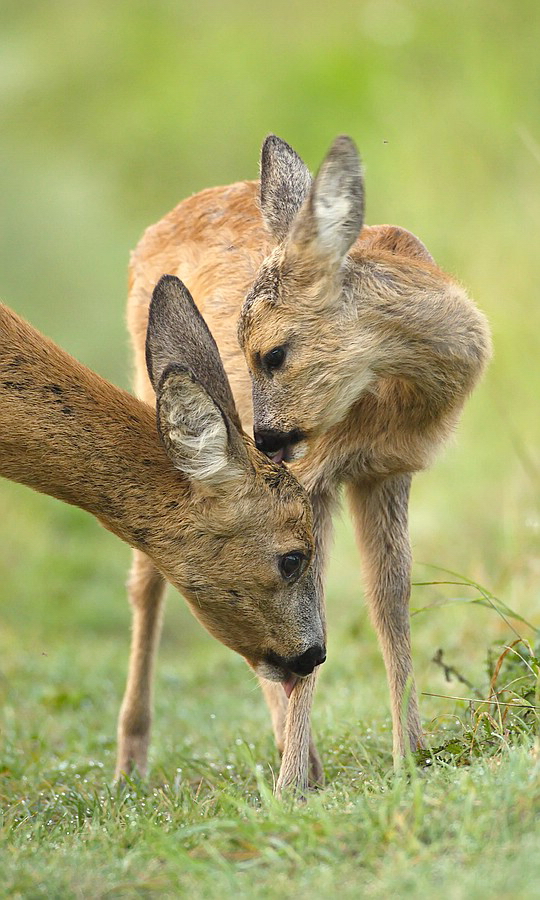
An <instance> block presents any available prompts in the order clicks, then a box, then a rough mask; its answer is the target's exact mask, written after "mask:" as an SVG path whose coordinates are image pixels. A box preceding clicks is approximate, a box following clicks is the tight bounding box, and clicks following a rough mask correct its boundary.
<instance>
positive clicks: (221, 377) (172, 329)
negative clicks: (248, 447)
mask: <svg viewBox="0 0 540 900" xmlns="http://www.w3.org/2000/svg"><path fill="white" fill-rule="evenodd" d="M170 365H179V366H181V367H182V368H185V369H189V371H190V372H192V373H193V375H194V376H195V378H196V380H197V381H198V382H199V383H200V384H201V385H202V386H203V387H204V388H205V390H206V392H207V393H208V394H209V395H210V397H212V398H213V399H214V400H215V401H216V402H217V404H218V405H219V406H220V407H221V409H222V410H223V412H224V413H225V414H226V415H227V416H228V417H229V418H230V419H231V421H232V422H233V423H234V424H235V425H236V427H237V428H238V429H241V425H240V420H239V418H238V413H237V411H236V406H235V403H234V399H233V395H232V391H231V386H230V384H229V379H228V378H227V375H226V373H225V369H224V368H223V363H222V361H221V356H220V355H219V350H218V348H217V344H216V342H215V340H214V338H213V337H212V335H211V333H210V329H209V328H208V325H207V324H206V322H205V321H204V319H203V317H202V316H201V314H200V312H199V310H198V309H197V307H196V306H195V303H194V301H193V297H192V296H191V294H190V292H189V291H188V289H187V287H186V286H185V284H184V283H183V282H182V281H180V279H179V278H176V277H175V276H174V275H163V276H162V278H160V280H159V281H158V283H157V284H156V286H155V288H154V292H153V294H152V300H151V303H150V311H149V315H148V329H147V332H146V366H147V369H148V374H149V376H150V381H151V382H152V384H153V385H154V390H155V391H156V392H157V387H158V385H159V383H160V381H161V377H162V375H163V372H164V371H165V369H167V368H168V367H169V366H170Z"/></svg>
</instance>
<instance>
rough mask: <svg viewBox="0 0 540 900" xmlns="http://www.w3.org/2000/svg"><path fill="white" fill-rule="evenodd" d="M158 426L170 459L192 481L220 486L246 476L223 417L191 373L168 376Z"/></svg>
mask: <svg viewBox="0 0 540 900" xmlns="http://www.w3.org/2000/svg"><path fill="white" fill-rule="evenodd" d="M158 423H159V430H160V433H161V437H162V440H163V443H164V445H165V449H166V451H167V454H168V456H169V457H170V459H171V460H172V462H173V463H174V465H175V467H176V468H177V469H179V470H180V471H181V472H183V473H184V474H185V475H187V476H188V478H190V479H191V480H193V481H198V482H202V483H204V484H207V485H219V484H224V483H225V482H227V481H231V480H232V479H235V478H238V477H240V476H241V475H242V474H243V469H242V467H241V465H240V464H239V461H238V460H237V459H235V458H234V455H233V454H232V453H231V448H230V439H229V432H228V430H227V425H226V422H225V418H224V414H223V413H222V411H221V410H220V408H219V407H218V406H217V405H216V404H215V403H214V401H213V400H212V398H211V397H210V396H209V394H208V393H207V392H206V391H205V389H204V388H203V387H202V385H201V384H200V383H199V382H198V381H196V380H195V378H194V377H193V376H192V375H191V373H190V372H187V371H182V370H179V369H175V370H173V371H169V372H166V373H165V376H164V378H163V380H162V382H161V384H160V386H159V390H158Z"/></svg>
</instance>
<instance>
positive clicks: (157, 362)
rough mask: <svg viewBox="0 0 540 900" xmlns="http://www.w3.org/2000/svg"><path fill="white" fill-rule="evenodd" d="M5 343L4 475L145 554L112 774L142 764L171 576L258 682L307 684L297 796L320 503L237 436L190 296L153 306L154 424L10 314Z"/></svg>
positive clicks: (297, 732)
mask: <svg viewBox="0 0 540 900" xmlns="http://www.w3.org/2000/svg"><path fill="white" fill-rule="evenodd" d="M0 345H1V347H2V353H1V355H0V475H2V476H4V477H5V478H9V479H11V480H13V481H18V482H21V483H23V484H26V485H28V486H29V487H32V488H34V489H35V490H38V491H42V492H44V493H46V494H50V495H52V496H54V497H57V498H58V499H60V500H64V501H65V502H67V503H72V504H74V505H76V506H79V507H81V508H82V509H85V510H87V511H88V512H90V513H92V515H94V516H96V517H97V518H98V519H99V521H100V522H101V523H102V524H103V525H104V526H105V527H106V528H108V529H109V530H110V531H112V532H114V533H115V534H116V535H118V536H119V537H120V538H122V540H124V541H127V543H129V544H130V545H131V546H132V547H135V548H137V551H138V552H140V553H144V554H145V558H147V559H150V560H152V566H153V572H152V575H151V576H150V577H149V578H147V579H146V580H145V581H144V582H141V581H137V582H136V587H137V588H138V589H139V590H141V589H144V591H145V596H146V599H147V603H146V604H145V606H144V608H141V607H135V609H134V628H133V648H134V649H133V653H132V655H131V659H130V669H129V679H128V686H127V691H126V695H125V698H124V704H123V708H122V713H121V717H120V728H119V736H120V744H119V754H118V765H117V775H118V776H121V775H122V774H123V773H127V772H130V771H131V770H132V769H133V768H134V767H136V768H137V769H138V770H139V772H141V773H143V772H144V770H145V767H146V759H147V748H148V741H149V734H150V715H149V710H150V705H151V695H152V674H153V658H154V655H155V649H156V634H157V632H158V630H159V620H160V611H161V608H160V603H159V602H153V598H154V597H155V595H156V594H158V593H159V586H160V585H161V582H162V579H163V578H167V579H168V580H169V581H170V582H171V583H172V584H173V585H174V586H175V587H176V588H178V590H179V591H181V593H182V594H183V595H184V597H185V598H186V600H187V601H188V603H189V606H190V608H191V610H192V611H193V613H194V614H195V616H196V617H197V618H198V619H199V620H200V621H201V622H202V624H203V625H204V626H205V627H206V629H207V630H208V631H209V632H210V633H211V634H213V635H214V636H215V637H217V638H218V639H219V640H220V641H222V642H223V643H224V644H226V645H227V646H228V647H230V648H232V649H233V650H236V651H237V652H238V653H240V654H241V655H242V656H243V657H244V658H245V659H246V660H247V662H248V663H249V664H250V665H251V666H252V667H253V669H254V670H255V672H257V673H258V674H259V675H260V676H263V677H264V678H265V679H271V680H272V679H273V680H274V681H275V682H280V683H282V684H280V689H281V690H282V692H283V687H284V688H285V691H286V692H287V694H289V695H290V694H291V692H292V691H293V688H295V685H296V682H297V681H299V682H300V683H299V684H298V685H297V686H296V689H295V690H294V692H293V699H292V700H291V707H292V706H294V707H295V708H294V712H292V711H291V714H290V716H289V721H288V729H289V737H288V738H287V740H286V742H285V746H284V755H283V761H282V769H281V777H280V779H279V782H278V788H279V789H281V788H283V787H285V786H287V785H293V786H297V787H300V788H302V787H303V786H304V782H305V773H306V772H307V765H308V751H309V708H310V704H311V695H312V691H313V680H314V676H313V675H312V676H311V678H305V676H308V675H310V673H312V672H313V670H314V669H315V667H316V666H317V665H319V663H321V662H323V661H324V656H325V650H324V641H325V626H324V620H323V615H322V608H321V603H320V598H319V596H318V593H317V588H316V583H315V580H314V576H313V565H312V561H311V560H312V556H313V535H312V514H311V508H310V504H309V501H308V498H307V494H306V492H305V490H304V489H303V488H302V487H301V486H300V485H299V483H298V482H297V481H296V479H295V478H294V477H293V476H292V475H291V474H290V473H289V472H288V471H287V470H286V469H285V468H284V467H282V466H278V465H276V464H275V463H273V462H271V461H270V460H268V459H267V457H266V456H264V455H263V454H262V453H260V452H259V451H258V450H257V449H256V448H255V446H254V444H253V441H252V439H251V438H248V437H247V436H246V435H245V434H244V433H243V432H242V430H241V426H240V422H239V419H238V414H237V412H236V409H235V405H234V400H233V397H232V394H231V390H230V387H229V384H228V381H227V377H226V375H225V372H224V370H223V366H222V363H221V360H220V357H219V352H218V350H217V347H216V345H215V343H214V341H213V339H212V337H211V335H210V332H209V331H208V329H207V327H206V325H205V323H204V320H203V319H202V317H201V315H200V313H199V312H198V311H197V308H196V306H195V305H194V303H193V300H192V299H191V296H190V295H189V293H188V291H187V290H186V288H185V287H184V286H183V285H182V283H181V282H180V281H178V279H176V278H170V277H164V278H162V279H161V281H160V282H159V284H158V285H157V287H156V289H155V291H154V295H153V300H152V304H151V308H150V320H149V326H148V336H147V340H146V356H147V360H148V371H149V373H150V378H151V379H152V384H153V386H154V389H155V392H156V397H157V417H156V411H155V410H154V408H153V407H150V406H148V405H147V404H145V403H142V402H141V401H140V400H137V399H135V398H134V397H131V396H130V395H129V394H127V393H125V392H124V391H121V390H120V389H118V388H116V387H113V386H112V385H111V384H109V383H108V382H106V381H104V380H103V379H102V378H100V377H99V376H98V375H96V374H94V373H93V372H91V371H90V370H89V369H87V368H86V367H84V366H82V365H80V364H79V363H78V362H77V361H76V360H74V359H73V358H72V357H70V356H69V355H68V354H67V353H65V352H64V351H63V350H61V349H60V348H59V347H57V346H56V345H55V344H53V343H52V342H51V341H49V340H48V339H46V338H44V337H43V336H42V335H40V334H39V333H38V332H37V331H35V330H34V329H33V328H32V327H31V326H30V325H28V324H27V323H25V322H24V321H23V320H22V319H20V318H19V317H18V316H17V315H16V314H15V313H13V312H12V311H11V310H9V309H8V308H7V307H5V306H3V305H0ZM158 572H159V575H158ZM302 676H304V678H302ZM282 685H283V687H282ZM284 696H285V693H284Z"/></svg>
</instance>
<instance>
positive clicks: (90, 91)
mask: <svg viewBox="0 0 540 900" xmlns="http://www.w3.org/2000/svg"><path fill="white" fill-rule="evenodd" d="M539 38H540V11H539V9H538V5H537V4H536V3H534V2H532V0H524V2H523V3H521V4H520V5H519V7H516V6H512V5H510V4H502V3H500V2H493V0H491V2H488V0H477V2H476V3H474V4H471V3H469V2H467V0H455V2H454V3H452V4H441V3H438V2H433V0H379V2H375V0H367V2H352V0H336V2H335V3H334V4H332V7H331V9H330V7H328V8H323V7H321V8H314V7H313V5H312V4H307V3H306V2H304V0H289V2H288V3H285V2H284V0H276V2H275V3H274V4H273V5H272V8H271V9H268V8H267V7H266V6H263V4H260V3H258V2H257V0H255V2H252V3H249V4H248V3H247V0H237V2H235V3H234V4H231V5H230V6H229V7H227V6H226V5H222V4H218V3H215V2H212V0H208V2H207V3H200V4H197V5H195V4H188V3H185V2H180V3H172V2H169V0H157V2H150V0H136V2H130V3H128V2H124V0H121V2H118V3H115V4H107V3H105V2H104V0H86V2H85V3H80V4H70V3H67V2H66V0H50V2H48V3H47V4H43V3H40V2H37V0H29V2H26V3H24V4H20V3H15V2H13V0H7V2H4V3H3V4H2V24H1V27H0V125H1V134H2V138H1V141H0V206H1V214H0V298H1V299H2V301H3V302H5V303H7V304H8V305H10V306H12V307H13V308H14V309H16V310H17V311H18V312H19V313H20V314H22V315H23V316H25V317H26V318H28V319H29V320H30V321H31V322H32V323H33V324H34V325H36V326H37V327H38V328H40V329H41V330H42V331H43V332H44V333H46V334H47V335H49V336H50V337H52V338H54V339H55V340H56V341H57V342H58V343H60V344H61V345H62V346H64V347H65V348H66V349H68V350H69V351H70V352H71V353H72V354H73V355H75V356H76V357H78V358H79V359H81V360H82V361H83V362H85V363H87V364H88V365H90V366H92V367H93V368H94V369H95V370H96V371H98V372H99V373H100V374H102V375H104V376H105V377H107V378H109V379H111V380H112V381H114V382H115V383H117V384H120V385H121V386H123V387H128V386H129V384H130V377H131V367H130V359H129V347H128V342H127V337H126V331H125V327H124V305H125V295H126V271H127V262H128V257H129V251H130V249H131V248H132V247H134V246H135V244H136V242H137V240H138V238H139V236H140V235H141V233H142V231H143V230H144V228H145V227H146V226H147V225H149V224H150V223H151V222H154V221H156V220H157V219H158V218H159V217H160V216H161V215H163V214H164V213H165V212H166V211H168V210H169V209H170V208H171V207H172V206H173V205H174V204H176V203H177V202H178V201H179V200H180V199H181V198H182V197H184V196H187V195H189V194H190V193H193V192H195V191H197V190H200V189H202V188H204V187H207V186H210V185H214V184H220V183H222V184H224V183H228V182H232V181H235V180H238V179H242V178H251V177H256V175H257V157H258V152H259V148H260V144H261V142H262V140H263V138H264V137H265V135H266V134H267V133H269V132H275V133H277V134H278V135H280V136H282V137H283V138H285V139H286V140H287V141H289V142H290V143H291V144H292V145H293V146H294V147H295V148H296V149H297V150H298V152H299V153H300V154H301V155H302V156H303V158H304V159H305V160H306V162H307V163H308V164H309V165H310V166H311V167H312V168H316V167H317V165H318V163H319V162H320V160H321V159H322V156H323V155H324V153H325V151H326V149H327V147H328V146H329V144H330V143H331V141H332V139H333V138H334V136H335V135H337V134H339V133H347V134H350V135H352V136H353V137H354V138H355V140H356V141H357V143H358V146H359V148H360V150H361V153H362V156H363V159H364V162H365V166H366V183H367V191H368V194H367V221H368V222H370V223H377V222H394V223H399V224H400V225H402V226H404V227H406V228H409V229H410V230H412V231H413V232H415V233H416V234H418V235H419V236H420V237H421V239H422V240H423V241H424V242H425V243H426V245H427V246H428V248H429V249H430V251H431V252H432V254H433V255H434V257H435V259H436V260H437V261H438V262H439V264H440V265H441V266H442V267H443V268H445V269H447V270H449V271H451V272H452V273H454V274H455V275H456V276H457V277H458V278H459V279H460V280H461V281H462V282H463V283H464V284H465V285H466V286H467V287H468V288H469V290H470V292H471V295H472V296H473V297H474V298H475V299H476V301H477V303H478V304H479V306H480V307H481V308H482V309H483V310H484V311H485V312H486V314H487V315H488V317H489V320H490V322H491V325H492V329H493V337H494V346H495V355H494V360H493V362H492V364H491V367H490V369H489V372H488V373H487V375H486V377H485V379H484V381H483V383H482V385H481V386H480V387H479V389H478V390H477V392H476V393H475V395H474V396H473V397H472V398H471V401H470V402H469V404H468V406H467V409H466V412H465V414H464V417H463V420H462V422H461V424H460V427H459V429H458V431H457V433H456V436H455V440H454V441H453V442H452V443H451V445H450V446H449V447H448V448H447V449H446V451H445V453H444V454H443V455H442V456H441V458H440V459H439V460H438V461H437V462H436V464H435V465H434V467H433V468H432V469H431V470H430V471H429V472H426V473H422V474H420V475H418V476H417V477H416V478H415V482H414V487H413V497H412V504H411V533H412V540H413V552H414V558H415V567H414V586H413V593H412V600H411V611H412V628H413V651H414V658H415V667H416V674H417V682H418V688H419V692H420V694H421V697H420V702H421V710H422V716H423V721H424V725H425V731H426V734H427V737H428V741H429V744H430V746H431V748H432V753H430V754H428V755H427V757H425V758H422V759H412V758H411V759H409V760H407V762H406V765H405V768H404V771H403V773H402V774H401V775H400V776H396V775H394V773H393V771H392V767H391V730H390V713H389V709H388V694H387V688H386V682H385V674H384V667H383V664H382V661H381V658H380V654H379V651H378V648H377V646H376V640H375V636H374V633H373V630H372V628H371V625H370V622H369V617H368V614H367V611H366V608H365V605H364V603H363V599H362V586H361V576H360V560H359V557H358V553H357V551H356V548H355V544H354V539H353V536H352V530H351V527H350V523H349V519H348V514H347V510H346V508H345V507H344V509H343V512H342V515H341V517H340V518H339V520H338V521H337V522H336V540H335V545H334V550H333V556H332V564H331V567H330V573H329V578H328V589H327V600H328V621H329V642H328V661H327V662H326V663H325V665H324V667H323V670H322V671H321V677H320V679H319V688H318V692H317V698H316V706H315V712H314V729H315V732H316V735H317V740H318V744H319V748H320V750H321V754H322V756H323V759H324V763H325V773H326V780H327V787H326V788H325V790H324V791H320V792H317V793H316V794H312V795H310V796H309V797H308V799H307V801H306V802H305V803H298V802H295V801H294V800H292V799H290V798H289V799H286V800H285V801H284V802H282V803H280V802H278V801H276V800H275V799H274V798H273V797H272V784H273V778H274V776H275V774H276V772H277V768H278V765H279V760H278V757H277V753H276V751H275V749H274V746H273V740H272V736H271V732H270V727H269V722H268V717H267V713H266V710H265V707H264V704H263V701H262V698H261V697H260V695H259V691H258V688H257V684H256V682H255V680H254V678H253V676H252V674H251V673H250V671H249V670H248V669H247V667H246V665H245V664H244V663H243V662H242V660H241V659H240V658H236V657H234V656H233V655H232V654H231V653H230V652H229V651H227V650H226V649H225V648H223V647H221V646H220V645H219V644H218V643H217V642H215V641H213V640H212V639H211V638H210V637H208V636H207V635H206V634H205V633H204V632H203V631H202V629H201V628H200V626H199V625H198V624H197V623H196V622H195V621H194V620H193V619H192V617H191V616H190V614H189V612H188V611H187V609H186V607H185V605H184V603H183V601H182V599H181V598H180V597H179V596H178V595H176V594H174V593H173V592H172V591H171V593H170V596H169V599H168V609H167V617H166V622H165V630H164V636H163V643H162V648H161V653H160V658H159V665H158V671H157V679H156V710H155V725H154V735H153V744H152V750H151V769H150V773H149V777H148V780H147V781H146V782H144V783H138V782H133V783H130V784H129V785H128V786H127V787H126V788H123V789H119V788H116V787H113V786H112V773H113V770H114V757H115V729H116V716H117V712H118V708H119V704H120V700H121V696H122V691H123V686H124V678H125V671H126V665H127V653H128V639H129V638H128V635H129V611H128V606H127V602H126V596H125V580H126V573H127V569H128V566H129V558H130V551H129V548H127V547H126V546H124V545H122V544H121V543H120V542H119V541H118V540H117V539H116V538H114V537H113V536H112V535H110V534H108V533H107V532H105V531H104V530H103V529H101V528H100V527H99V525H98V524H97V523H96V522H95V521H93V520H92V519H90V518H89V517H88V516H86V515H85V514H84V513H82V512H80V511H78V510H75V509H71V508H69V507H67V506H63V505H62V504H60V503H57V502H56V501H53V500H51V499H49V498H47V497H42V496H39V495H37V494H33V493H31V492H30V491H29V490H27V489H25V488H23V487H20V486H18V485H13V484H9V483H7V482H5V481H2V482H0V896H9V897H21V898H26V897H31V898H34V897H62V898H63V897H75V898H90V897H92V898H93V897H154V896H155V897H158V896H160V897H176V896H184V895H186V896H187V895H189V896H192V897H201V898H203V897H229V896H232V895H234V896H239V897H249V898H251V897H253V898H257V897H261V898H266V897H268V898H274V897H276V898H278V897H279V898H287V897H295V898H298V897H301V898H303V897H308V896H311V895H312V894H313V893H317V894H318V895H319V896H321V897H327V896H331V895H333V894H335V893H336V892H337V891H339V892H340V894H341V895H342V896H344V897H349V896H350V897H353V896H354V897H358V896H366V897H381V898H382V897H409V896H411V897H424V896H425V897H427V896H432V895H433V893H435V892H436V893H437V894H438V895H439V896H442V897H444V898H452V900H454V898H455V900H459V898H473V900H474V898H487V897H492V896H506V895H512V896H513V897H517V898H520V897H528V898H530V897H540V888H539V885H540V851H539V849H538V848H539V838H540V745H539V730H538V722H539V711H538V709H536V710H535V708H534V707H540V694H539V687H538V673H539V664H538V654H539V651H538V643H539V637H540V552H539V551H540V453H539V449H538V448H539V446H540V416H539V415H538V392H539V390H540V340H539V337H538V336H539V334H540V302H539V280H540V279H539V266H538V234H539V233H540V203H539V200H538V198H539V193H540V127H539V122H540V116H539V111H540V100H539V95H538V84H539V83H540V55H539V54H538V43H539ZM0 352H1V348H0ZM518 639H521V641H520V642H519V643H515V642H516V641H518ZM511 645H512V646H511ZM505 647H511V649H510V650H508V651H506V652H505V650H504V648H505ZM440 651H442V655H441V653H440ZM501 654H504V656H501ZM497 660H499V661H500V670H497ZM460 679H461V680H460ZM494 689H496V690H497V691H498V692H499V693H498V701H497V702H490V703H485V702H484V703H481V702H480V700H481V699H482V698H484V699H485V698H487V697H490V696H491V692H492V691H493V690H494ZM456 698H465V699H456ZM506 704H510V705H509V706H507V705H506Z"/></svg>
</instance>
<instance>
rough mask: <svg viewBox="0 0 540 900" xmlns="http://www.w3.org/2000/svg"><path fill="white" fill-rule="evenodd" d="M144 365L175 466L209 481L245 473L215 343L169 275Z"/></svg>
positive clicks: (157, 296)
mask: <svg viewBox="0 0 540 900" xmlns="http://www.w3.org/2000/svg"><path fill="white" fill-rule="evenodd" d="M146 363H147V367H148V374H149V376H150V380H151V381H152V384H153V385H154V389H155V391H156V398H157V422H158V429H159V433H160V436H161V439H162V441H163V445H164V447H165V450H166V451H167V454H168V456H169V457H170V459H171V460H172V462H173V464H174V465H175V466H176V468H178V469H179V470H180V471H182V472H184V474H185V475H187V476H188V477H189V478H191V479H192V480H194V481H197V482H201V483H204V484H206V485H207V486H210V485H217V484H223V483H225V482H227V481H230V480H231V479H236V478H238V477H239V476H241V475H242V474H245V472H246V471H247V469H248V467H249V462H248V457H247V453H246V450H245V447H244V442H243V439H242V434H241V427H240V422H239V419H238V414H237V412H236V407H235V405H234V400H233V396H232V392H231V389H230V385H229V382H228V380H227V376H226V374H225V370H224V368H223V364H222V362H221V357H220V355H219V351H218V349H217V346H216V343H215V341H214V339H213V337H212V335H211V334H210V331H209V330H208V327H207V325H206V322H205V321H204V319H203V317H202V316H201V314H200V313H199V311H198V309H197V307H196V306H195V304H194V302H193V299H192V297H191V294H190V293H189V291H188V290H187V288H186V287H185V285H184V284H183V283H182V282H181V281H180V280H179V279H178V278H174V277H173V276H170V275H165V276H163V278H161V279H160V281H159V282H158V284H157V285H156V287H155V289H154V293H153V296H152V302H151V304H150V314H149V319H148V331H147V334H146Z"/></svg>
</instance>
